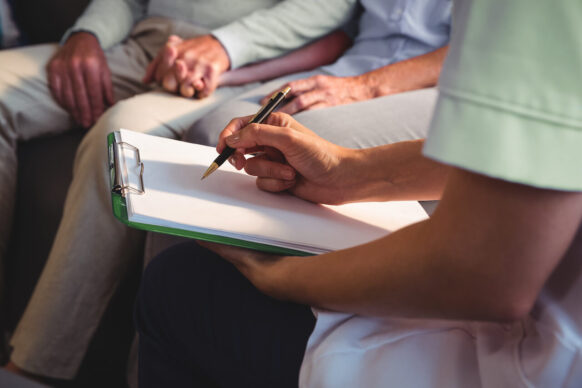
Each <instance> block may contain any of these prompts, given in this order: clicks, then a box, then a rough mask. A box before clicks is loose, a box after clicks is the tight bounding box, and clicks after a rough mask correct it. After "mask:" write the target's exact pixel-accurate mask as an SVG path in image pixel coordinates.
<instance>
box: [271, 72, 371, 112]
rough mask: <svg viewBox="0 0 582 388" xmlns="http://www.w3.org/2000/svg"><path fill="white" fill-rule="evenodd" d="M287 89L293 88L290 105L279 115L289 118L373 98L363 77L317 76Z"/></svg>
mask: <svg viewBox="0 0 582 388" xmlns="http://www.w3.org/2000/svg"><path fill="white" fill-rule="evenodd" d="M287 86H289V87H291V92H290V93H289V94H288V95H287V101H288V102H287V103H286V104H285V105H283V106H282V107H281V108H279V112H282V113H287V114H290V115H291V114H295V113H298V112H302V111H304V110H312V109H319V108H325V107H329V106H335V105H343V104H350V103H353V102H356V101H363V100H368V99H370V98H373V97H374V95H373V92H372V90H371V88H369V87H368V86H367V82H366V79H365V78H364V77H361V76H358V77H334V76H328V75H315V76H312V77H309V78H305V79H300V80H296V81H291V82H289V83H288V84H286V85H285V86H283V87H287ZM280 89H281V88H279V89H277V90H280ZM269 96H270V95H268V96H266V97H265V98H264V99H263V100H262V101H261V103H265V102H266V101H267V100H268V99H269Z"/></svg>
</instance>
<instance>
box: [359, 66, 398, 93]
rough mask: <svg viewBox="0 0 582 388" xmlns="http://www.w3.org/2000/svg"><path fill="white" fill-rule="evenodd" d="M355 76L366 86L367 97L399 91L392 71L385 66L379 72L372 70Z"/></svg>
mask: <svg viewBox="0 0 582 388" xmlns="http://www.w3.org/2000/svg"><path fill="white" fill-rule="evenodd" d="M357 78H358V82H359V83H360V84H361V85H363V86H364V87H365V88H366V90H367V92H368V98H369V99H372V98H378V97H383V96H388V95H390V94H395V93H398V92H400V91H401V90H399V89H398V88H397V87H396V85H397V82H396V80H395V79H394V78H393V72H391V71H389V69H388V68H387V67H385V68H382V72H381V73H379V72H378V71H372V72H369V73H364V74H362V75H359V76H357Z"/></svg>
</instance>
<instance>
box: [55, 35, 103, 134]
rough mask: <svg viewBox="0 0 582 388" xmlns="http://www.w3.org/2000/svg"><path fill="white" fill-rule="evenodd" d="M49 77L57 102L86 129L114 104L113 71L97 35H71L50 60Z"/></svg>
mask: <svg viewBox="0 0 582 388" xmlns="http://www.w3.org/2000/svg"><path fill="white" fill-rule="evenodd" d="M47 74H48V81H49V86H50V89H51V93H52V95H53V97H54V98H55V100H56V101H57V102H58V103H59V105H61V106H62V107H63V108H65V110H67V112H69V113H70V114H71V116H73V119H74V120H75V122H76V123H78V124H80V125H82V126H83V127H85V128H88V127H90V126H91V125H93V124H94V123H95V121H97V119H98V118H99V116H101V114H102V113H103V112H104V111H105V109H106V108H107V107H108V106H110V105H113V103H114V98H113V85H112V82H111V72H110V70H109V66H108V65H107V60H106V59H105V54H104V52H103V49H102V48H101V46H100V45H99V41H98V40H97V38H96V37H95V36H94V35H93V34H90V33H88V32H78V33H75V34H73V35H71V36H70V37H69V39H68V40H67V41H66V43H65V44H64V45H63V46H62V47H61V48H60V49H59V50H58V51H57V53H56V54H55V55H54V57H53V58H52V59H51V60H50V61H49V63H48V65H47Z"/></svg>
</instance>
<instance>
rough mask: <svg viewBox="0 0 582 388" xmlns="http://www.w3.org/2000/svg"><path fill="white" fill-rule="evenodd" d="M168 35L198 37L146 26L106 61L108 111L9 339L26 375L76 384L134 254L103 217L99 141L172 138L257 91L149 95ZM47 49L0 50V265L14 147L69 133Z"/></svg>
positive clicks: (163, 25)
mask: <svg viewBox="0 0 582 388" xmlns="http://www.w3.org/2000/svg"><path fill="white" fill-rule="evenodd" d="M172 33H174V34H178V35H180V36H182V37H193V36H196V35H200V34H202V33H206V31H205V30H203V29H201V28H198V27H196V26H192V25H189V24H187V23H183V22H177V21H170V20H167V19H161V18H150V19H146V20H144V21H142V22H140V23H139V24H138V25H136V27H135V29H134V30H133V31H132V33H131V36H130V37H129V39H128V40H127V41H126V42H124V43H123V44H120V45H118V46H115V47H113V48H112V49H110V50H108V51H107V52H106V55H107V60H108V63H109V67H110V69H111V72H112V77H113V84H114V90H115V96H116V101H117V103H116V104H115V105H113V106H112V107H111V108H110V109H108V110H107V111H106V112H105V113H104V114H103V115H102V117H101V118H100V119H99V120H98V121H97V123H96V124H95V125H94V126H93V128H91V129H90V130H89V131H88V132H87V134H86V135H85V137H84V139H83V141H82V143H81V145H80V146H79V149H78V151H77V154H76V157H75V162H74V166H73V181H72V183H71V186H70V188H69V191H68V194H67V199H66V203H65V208H64V212H63V218H62V220H61V223H60V226H59V229H58V232H57V235H56V238H55V241H54V244H53V247H52V250H51V252H50V255H49V257H48V260H47V263H46V266H45V268H44V270H43V273H42V275H41V277H40V279H39V281H38V284H37V286H36V289H35V291H34V293H33V295H32V298H31V300H30V302H29V304H28V307H27V309H26V311H25V313H24V315H23V317H22V319H21V321H20V323H19V324H18V326H17V328H16V331H15V333H14V335H13V337H12V340H11V345H12V346H13V349H14V350H13V353H12V355H11V359H12V361H13V362H14V363H15V364H16V365H18V366H20V367H21V368H23V369H25V370H27V371H29V372H32V373H36V374H40V375H44V376H49V377H54V378H61V379H71V378H73V377H74V376H75V374H76V372H77V370H78V368H79V365H80V363H81V361H82V359H83V357H84V354H85V352H86V350H87V347H88V344H89V342H90V340H91V338H92V336H93V334H94V332H95V329H96V327H97V326H98V324H99V322H100V319H101V316H102V314H103V312H104V310H105V308H106V307H107V304H108V302H109V300H110V298H111V296H112V294H113V293H114V291H115V289H116V287H117V285H118V283H119V281H120V279H122V278H123V276H124V274H125V272H126V270H127V268H128V267H129V264H130V263H132V262H133V261H135V260H138V259H139V257H138V256H139V255H140V254H141V252H142V251H143V240H144V239H143V237H144V235H143V233H142V232H139V231H137V230H133V229H130V228H128V227H126V226H125V225H123V224H122V223H120V222H119V221H117V220H116V219H115V218H114V217H113V215H112V211H111V197H110V188H109V181H108V171H107V167H106V166H107V147H106V144H107V143H106V136H107V134H108V133H109V132H111V131H113V130H116V129H119V128H127V129H131V130H134V131H139V132H143V133H148V134H152V135H156V136H163V137H169V138H178V137H180V136H181V134H182V133H183V132H184V131H185V130H186V129H188V128H189V127H190V126H191V125H192V123H193V122H195V121H196V120H197V119H198V118H200V117H201V116H202V115H204V114H205V112H207V111H208V110H209V109H211V108H212V107H214V106H216V104H218V103H220V102H223V101H225V100H227V99H230V98H232V97H234V96H236V95H238V94H240V93H242V92H243V91H245V90H247V89H248V88H252V87H256V86H257V84H254V85H247V86H244V87H235V88H220V89H219V90H217V91H216V93H214V95H212V96H211V97H209V98H207V99H204V100H194V99H185V98H182V97H179V96H174V95H170V94H167V93H164V92H162V91H159V90H151V89H150V88H149V87H147V86H145V85H143V84H142V83H141V81H140V80H141V78H142V77H143V75H144V74H145V69H146V66H147V65H148V63H149V62H150V60H151V59H152V58H153V56H154V55H155V54H156V53H157V51H158V49H159V48H160V47H161V46H162V45H163V44H164V43H165V41H166V39H167V37H168V35H169V34H172ZM56 50H57V46H56V45H40V46H33V47H25V48H21V49H15V50H6V51H0V263H2V260H1V259H2V257H1V255H2V253H4V252H6V245H7V239H8V237H7V236H9V228H10V226H11V223H12V222H11V217H12V214H11V211H12V208H13V207H14V193H15V184H16V182H15V181H16V169H17V160H16V146H17V142H18V141H23V140H28V139H32V138H35V137H38V136H45V135H49V134H58V133H61V132H64V131H67V130H70V129H72V128H73V123H72V120H71V117H70V116H69V115H68V114H67V112H66V111H64V110H63V109H62V108H61V107H60V106H59V105H57V104H56V103H55V101H54V100H53V98H52V97H51V95H50V91H49V89H48V85H47V79H46V74H45V66H46V64H47V62H48V60H49V59H50V58H51V56H52V55H53V54H54V52H55V51H56ZM0 275H2V271H1V268H0ZM0 278H1V276H0Z"/></svg>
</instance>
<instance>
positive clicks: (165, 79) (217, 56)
mask: <svg viewBox="0 0 582 388" xmlns="http://www.w3.org/2000/svg"><path fill="white" fill-rule="evenodd" d="M229 67H230V59H229V58H228V54H227V53H226V50H225V49H224V47H222V45H221V44H220V42H219V41H218V40H217V39H216V38H214V37H213V36H212V35H203V36H200V37H196V38H192V39H186V40H183V39H182V38H180V37H178V36H175V35H172V36H170V38H169V39H168V42H167V43H166V45H165V46H164V47H162V48H161V49H160V51H159V53H158V55H157V56H156V58H154V60H153V61H152V63H150V65H149V66H148V69H147V71H146V75H145V77H144V79H143V81H144V82H145V83H149V82H153V81H155V82H157V83H158V84H160V85H161V86H163V87H164V89H166V90H167V91H169V92H172V93H179V94H181V95H182V96H184V97H193V96H194V95H196V97H199V98H204V97H207V96H209V95H210V94H211V93H212V92H214V90H215V89H216V87H217V86H218V81H219V77H220V75H221V74H222V73H224V72H225V71H226V70H228V68H229Z"/></svg>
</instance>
